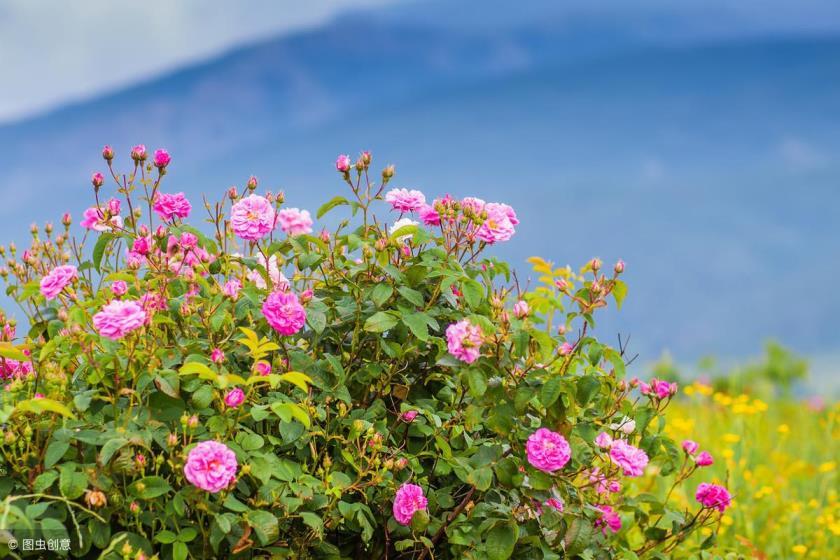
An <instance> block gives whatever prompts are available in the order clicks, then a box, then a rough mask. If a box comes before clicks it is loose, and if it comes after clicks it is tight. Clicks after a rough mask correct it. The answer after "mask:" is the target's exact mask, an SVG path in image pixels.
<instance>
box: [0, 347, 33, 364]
mask: <svg viewBox="0 0 840 560" xmlns="http://www.w3.org/2000/svg"><path fill="white" fill-rule="evenodd" d="M0 356H3V357H4V358H9V359H11V360H17V361H18V362H28V361H29V356H27V355H26V354H24V353H23V350H21V349H20V348H16V347H15V346H13V345H12V344H11V343H9V342H0Z"/></svg>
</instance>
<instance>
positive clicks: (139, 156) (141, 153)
mask: <svg viewBox="0 0 840 560" xmlns="http://www.w3.org/2000/svg"><path fill="white" fill-rule="evenodd" d="M131 159H133V160H135V161H143V160H145V159H146V146H144V145H143V144H137V145H136V146H134V147H133V148H131Z"/></svg>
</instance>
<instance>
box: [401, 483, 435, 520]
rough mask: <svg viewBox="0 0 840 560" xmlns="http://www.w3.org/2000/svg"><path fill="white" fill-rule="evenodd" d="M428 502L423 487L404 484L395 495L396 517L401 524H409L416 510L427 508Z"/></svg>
mask: <svg viewBox="0 0 840 560" xmlns="http://www.w3.org/2000/svg"><path fill="white" fill-rule="evenodd" d="M428 504H429V501H428V500H427V499H426V496H424V495H423V489H422V488H420V487H419V486H417V485H416V484H408V483H406V484H403V485H402V486H400V488H399V489H398V490H397V494H396V495H395V496H394V508H393V511H394V519H396V520H397V523H399V524H400V525H409V524H410V523H411V518H412V517H414V512H415V511H423V510H425V509H426V507H428Z"/></svg>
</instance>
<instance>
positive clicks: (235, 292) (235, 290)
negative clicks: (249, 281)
mask: <svg viewBox="0 0 840 560" xmlns="http://www.w3.org/2000/svg"><path fill="white" fill-rule="evenodd" d="M240 289H242V282H240V281H239V280H237V279H236V278H233V279H231V280H228V281H227V282H225V285H224V286H222V293H223V294H224V295H226V296H227V297H229V298H230V299H236V298H238V297H239V290H240Z"/></svg>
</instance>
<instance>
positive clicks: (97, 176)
mask: <svg viewBox="0 0 840 560" xmlns="http://www.w3.org/2000/svg"><path fill="white" fill-rule="evenodd" d="M90 182H91V183H92V184H93V186H94V187H96V188H97V189H98V188H99V187H101V186H102V184H103V183H104V182H105V176H104V175H102V173H100V172H99V171H97V172H96V173H94V174H93V175H91V176H90Z"/></svg>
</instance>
